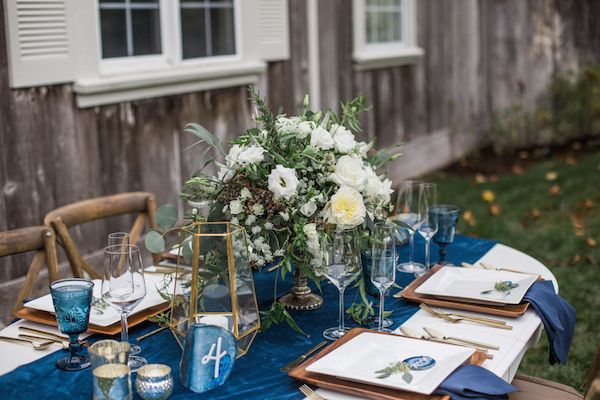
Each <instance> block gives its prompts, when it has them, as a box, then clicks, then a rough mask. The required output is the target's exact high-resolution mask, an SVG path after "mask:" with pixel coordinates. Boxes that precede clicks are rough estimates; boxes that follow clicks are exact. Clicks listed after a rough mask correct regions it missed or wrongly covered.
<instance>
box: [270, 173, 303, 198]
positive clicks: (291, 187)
mask: <svg viewBox="0 0 600 400" xmlns="http://www.w3.org/2000/svg"><path fill="white" fill-rule="evenodd" d="M297 188H298V178H297V177H296V170H295V169H293V168H285V167H284V166H283V165H277V167H275V169H274V170H271V173H270V174H269V190H270V191H271V192H273V195H274V196H275V198H280V197H283V198H284V199H286V200H289V199H290V198H291V197H292V196H294V195H295V194H296V190H297Z"/></svg>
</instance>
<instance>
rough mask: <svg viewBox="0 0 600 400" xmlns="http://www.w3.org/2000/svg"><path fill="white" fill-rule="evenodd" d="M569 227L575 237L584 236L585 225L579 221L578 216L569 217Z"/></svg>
mask: <svg viewBox="0 0 600 400" xmlns="http://www.w3.org/2000/svg"><path fill="white" fill-rule="evenodd" d="M571 225H572V226H573V230H574V232H575V236H583V235H585V224H584V223H583V221H582V220H581V216H580V215H578V214H573V215H571Z"/></svg>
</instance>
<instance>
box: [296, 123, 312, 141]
mask: <svg viewBox="0 0 600 400" xmlns="http://www.w3.org/2000/svg"><path fill="white" fill-rule="evenodd" d="M313 128H314V123H313V122H311V121H302V122H300V123H299V124H298V138H300V139H304V138H305V137H308V135H310V134H311V132H312V130H313Z"/></svg>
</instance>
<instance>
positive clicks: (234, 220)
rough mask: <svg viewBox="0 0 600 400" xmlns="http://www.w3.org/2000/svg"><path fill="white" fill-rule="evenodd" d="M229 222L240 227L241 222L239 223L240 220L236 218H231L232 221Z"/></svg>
mask: <svg viewBox="0 0 600 400" xmlns="http://www.w3.org/2000/svg"><path fill="white" fill-rule="evenodd" d="M229 222H231V223H232V224H235V225H239V223H240V221H238V219H237V218H236V217H231V220H230V221H229Z"/></svg>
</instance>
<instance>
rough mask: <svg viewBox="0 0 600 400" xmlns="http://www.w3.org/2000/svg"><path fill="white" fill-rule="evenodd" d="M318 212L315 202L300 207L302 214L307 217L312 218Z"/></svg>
mask: <svg viewBox="0 0 600 400" xmlns="http://www.w3.org/2000/svg"><path fill="white" fill-rule="evenodd" d="M315 211H317V204H316V203H315V202H314V200H312V199H311V200H309V201H307V202H306V203H304V204H303V205H302V207H300V212H301V213H302V214H304V216H305V217H310V216H311V215H313V214H314V213H315Z"/></svg>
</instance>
